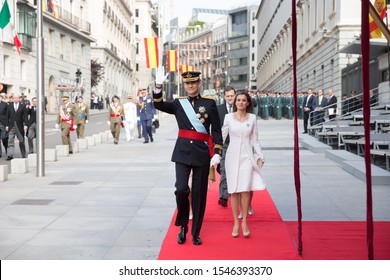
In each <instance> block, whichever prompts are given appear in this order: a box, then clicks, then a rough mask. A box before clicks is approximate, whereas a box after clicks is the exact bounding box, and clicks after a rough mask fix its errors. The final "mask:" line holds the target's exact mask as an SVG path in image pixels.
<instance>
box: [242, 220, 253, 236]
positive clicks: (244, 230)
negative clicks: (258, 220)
mask: <svg viewBox="0 0 390 280" xmlns="http://www.w3.org/2000/svg"><path fill="white" fill-rule="evenodd" d="M241 227H242V235H243V236H244V237H249V236H250V235H251V233H250V231H249V229H248V225H247V224H244V223H243V224H241Z"/></svg>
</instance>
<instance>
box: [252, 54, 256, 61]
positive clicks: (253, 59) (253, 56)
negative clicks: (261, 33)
mask: <svg viewBox="0 0 390 280" xmlns="http://www.w3.org/2000/svg"><path fill="white" fill-rule="evenodd" d="M252 61H255V54H254V53H252Z"/></svg>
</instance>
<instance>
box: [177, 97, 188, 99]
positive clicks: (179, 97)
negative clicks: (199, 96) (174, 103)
mask: <svg viewBox="0 0 390 280" xmlns="http://www.w3.org/2000/svg"><path fill="white" fill-rule="evenodd" d="M183 98H188V96H179V97H176V98H175V99H183Z"/></svg>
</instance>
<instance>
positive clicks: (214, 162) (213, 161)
mask: <svg viewBox="0 0 390 280" xmlns="http://www.w3.org/2000/svg"><path fill="white" fill-rule="evenodd" d="M220 162H221V156H220V155H219V154H215V155H214V156H213V157H212V158H211V161H210V166H213V165H214V166H216V165H218V164H219V163H220Z"/></svg>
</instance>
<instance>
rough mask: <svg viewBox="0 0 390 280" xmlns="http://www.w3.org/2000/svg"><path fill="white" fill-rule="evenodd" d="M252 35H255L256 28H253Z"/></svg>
mask: <svg viewBox="0 0 390 280" xmlns="http://www.w3.org/2000/svg"><path fill="white" fill-rule="evenodd" d="M252 34H255V27H254V26H252Z"/></svg>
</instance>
